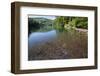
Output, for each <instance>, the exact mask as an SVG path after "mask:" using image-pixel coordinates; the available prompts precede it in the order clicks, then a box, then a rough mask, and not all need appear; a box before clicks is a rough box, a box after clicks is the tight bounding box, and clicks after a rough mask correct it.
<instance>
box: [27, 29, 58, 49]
mask: <svg viewBox="0 0 100 76" xmlns="http://www.w3.org/2000/svg"><path fill="white" fill-rule="evenodd" d="M56 37H57V33H56V30H51V31H47V32H33V33H31V34H30V35H29V39H28V45H29V48H31V47H32V46H36V45H38V44H40V43H45V42H48V41H51V40H54V39H55V38H56Z"/></svg>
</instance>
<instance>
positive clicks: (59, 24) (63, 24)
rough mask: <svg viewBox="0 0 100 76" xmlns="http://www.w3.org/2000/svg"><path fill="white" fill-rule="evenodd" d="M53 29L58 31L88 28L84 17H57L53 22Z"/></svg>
mask: <svg viewBox="0 0 100 76" xmlns="http://www.w3.org/2000/svg"><path fill="white" fill-rule="evenodd" d="M54 27H55V28H56V29H59V30H62V29H63V30H68V29H75V28H82V29H87V28H88V19H87V18H86V17H64V16H59V17H57V18H56V19H55V20H54Z"/></svg>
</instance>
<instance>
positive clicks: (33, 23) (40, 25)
mask: <svg viewBox="0 0 100 76" xmlns="http://www.w3.org/2000/svg"><path fill="white" fill-rule="evenodd" d="M28 25H29V33H30V32H33V31H42V30H43V31H46V30H50V29H51V28H52V20H50V19H46V18H29V19H28Z"/></svg>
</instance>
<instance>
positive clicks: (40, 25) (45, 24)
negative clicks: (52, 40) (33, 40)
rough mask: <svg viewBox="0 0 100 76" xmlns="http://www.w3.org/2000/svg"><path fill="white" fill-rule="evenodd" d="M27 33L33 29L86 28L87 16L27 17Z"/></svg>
mask: <svg viewBox="0 0 100 76" xmlns="http://www.w3.org/2000/svg"><path fill="white" fill-rule="evenodd" d="M28 25H29V29H28V30H29V33H30V32H35V31H49V30H51V29H56V30H59V31H63V30H68V29H75V28H82V29H88V18H87V17H70V16H69V17H68V16H67V17H65V16H57V17H56V18H55V19H54V20H51V19H47V18H39V17H38V18H29V19H28Z"/></svg>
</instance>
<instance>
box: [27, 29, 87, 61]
mask: <svg viewBox="0 0 100 76" xmlns="http://www.w3.org/2000/svg"><path fill="white" fill-rule="evenodd" d="M87 42H88V41H87V32H79V31H75V30H70V31H63V32H59V31H57V30H50V31H47V32H33V33H31V34H30V35H29V38H28V60H48V59H74V58H75V59H76V58H87V57H88V56H87V55H88V52H87V44H88V43H87Z"/></svg>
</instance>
